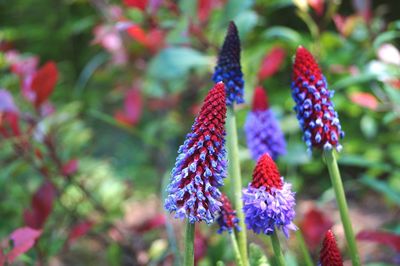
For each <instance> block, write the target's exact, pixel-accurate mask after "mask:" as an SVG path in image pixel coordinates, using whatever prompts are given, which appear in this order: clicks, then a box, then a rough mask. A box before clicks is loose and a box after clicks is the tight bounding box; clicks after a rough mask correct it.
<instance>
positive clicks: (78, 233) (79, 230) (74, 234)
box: [68, 221, 94, 245]
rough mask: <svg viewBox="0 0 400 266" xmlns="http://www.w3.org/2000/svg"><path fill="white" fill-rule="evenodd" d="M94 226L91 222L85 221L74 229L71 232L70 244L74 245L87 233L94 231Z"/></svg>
mask: <svg viewBox="0 0 400 266" xmlns="http://www.w3.org/2000/svg"><path fill="white" fill-rule="evenodd" d="M93 225H94V223H93V222H91V221H83V222H81V223H78V224H76V225H75V226H74V227H72V229H71V232H70V233H69V236H68V244H69V245H71V244H73V243H74V242H75V241H76V240H77V239H78V238H80V237H82V236H84V235H85V234H87V232H89V230H90V229H92V227H93Z"/></svg>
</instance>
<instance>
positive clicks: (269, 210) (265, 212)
mask: <svg viewBox="0 0 400 266" xmlns="http://www.w3.org/2000/svg"><path fill="white" fill-rule="evenodd" d="M291 188H292V185H291V184H289V183H286V182H284V180H283V177H281V175H280V173H279V171H278V168H277V166H276V164H275V163H274V161H273V160H272V158H271V157H270V156H269V155H268V154H264V155H262V156H261V157H260V159H259V160H258V162H257V165H256V167H255V168H254V171H253V181H252V182H251V183H250V184H249V185H248V187H247V188H245V189H244V190H243V205H244V206H243V211H244V216H245V222H246V225H247V228H248V229H252V230H253V231H254V232H255V233H256V234H259V233H264V234H266V235H272V233H273V232H274V231H275V229H276V228H277V229H281V230H282V231H283V233H284V234H285V236H286V237H289V230H297V227H296V226H295V225H294V224H293V219H294V216H295V214H296V213H295V211H294V206H295V205H296V203H295V199H294V194H295V193H294V192H292V191H291Z"/></svg>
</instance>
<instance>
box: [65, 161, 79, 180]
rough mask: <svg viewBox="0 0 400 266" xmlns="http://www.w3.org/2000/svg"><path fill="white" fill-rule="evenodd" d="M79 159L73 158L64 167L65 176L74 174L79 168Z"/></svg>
mask: <svg viewBox="0 0 400 266" xmlns="http://www.w3.org/2000/svg"><path fill="white" fill-rule="evenodd" d="M78 165H79V163H78V160H76V159H72V160H69V161H68V162H67V163H66V164H64V165H63V167H62V170H61V171H62V174H63V175H65V176H68V175H73V174H74V173H75V172H76V171H77V170H78Z"/></svg>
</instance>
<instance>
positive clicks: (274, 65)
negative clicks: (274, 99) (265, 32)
mask: <svg viewBox="0 0 400 266" xmlns="http://www.w3.org/2000/svg"><path fill="white" fill-rule="evenodd" d="M285 57H286V51H285V50H284V49H283V48H281V47H274V48H272V50H271V51H270V52H269V53H268V54H266V55H265V57H264V59H263V61H262V63H261V68H260V71H259V72H258V78H259V80H260V81H263V80H264V79H266V78H268V77H270V76H272V75H274V74H275V73H276V72H278V70H279V67H280V66H281V64H282V63H283V61H284V60H285Z"/></svg>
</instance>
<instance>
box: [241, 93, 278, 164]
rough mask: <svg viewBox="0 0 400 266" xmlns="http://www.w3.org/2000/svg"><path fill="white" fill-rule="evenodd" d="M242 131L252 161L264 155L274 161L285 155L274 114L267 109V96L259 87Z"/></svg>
mask: <svg viewBox="0 0 400 266" xmlns="http://www.w3.org/2000/svg"><path fill="white" fill-rule="evenodd" d="M244 130H245V134H246V141H247V147H248V148H249V150H250V154H251V157H252V158H253V160H258V158H259V157H260V156H261V155H263V154H264V153H268V154H269V155H270V156H271V157H272V159H274V160H276V159H277V158H278V156H280V155H283V154H285V153H286V142H285V138H284V136H283V132H282V130H281V128H280V126H279V123H278V120H277V119H276V118H275V114H274V112H273V111H272V110H271V109H269V106H268V100H267V95H266V93H265V91H264V89H263V88H261V87H257V88H256V89H255V90H254V96H253V106H252V110H251V111H250V112H249V113H248V114H247V118H246V122H245V125H244Z"/></svg>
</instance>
